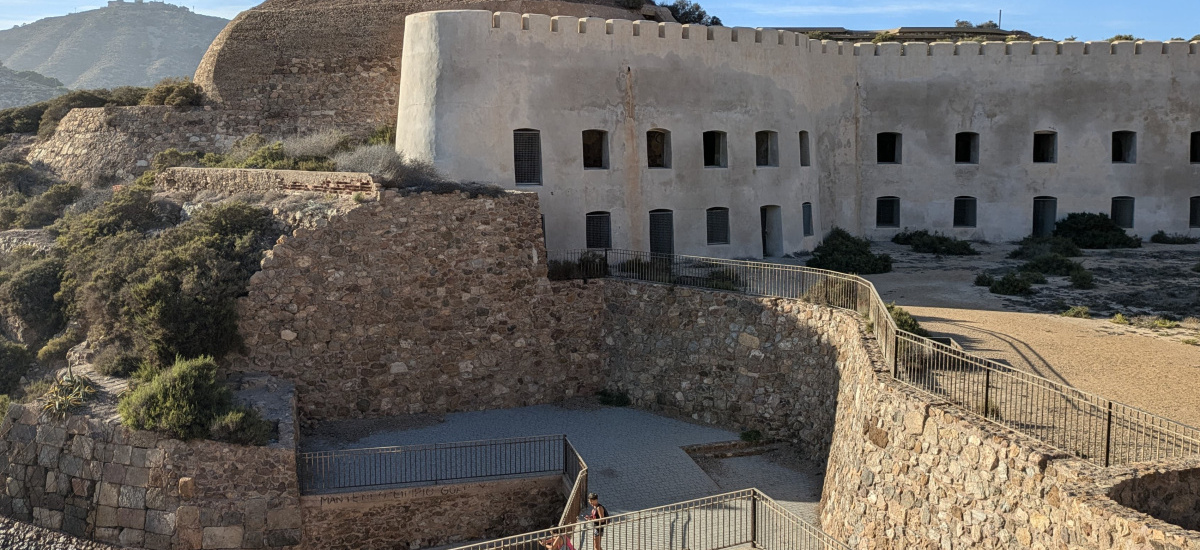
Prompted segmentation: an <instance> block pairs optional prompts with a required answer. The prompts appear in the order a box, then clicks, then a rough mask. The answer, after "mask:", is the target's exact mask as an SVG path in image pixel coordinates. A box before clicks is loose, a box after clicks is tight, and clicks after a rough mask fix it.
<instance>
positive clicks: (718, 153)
mask: <svg viewBox="0 0 1200 550" xmlns="http://www.w3.org/2000/svg"><path fill="white" fill-rule="evenodd" d="M728 151H729V147H728V145H727V144H726V140H725V132H718V131H709V132H704V166H705V167H706V168H728V167H729V152H728Z"/></svg>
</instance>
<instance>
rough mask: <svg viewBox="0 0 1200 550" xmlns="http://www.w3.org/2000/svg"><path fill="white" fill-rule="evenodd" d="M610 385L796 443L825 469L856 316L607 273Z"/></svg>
mask: <svg viewBox="0 0 1200 550" xmlns="http://www.w3.org/2000/svg"><path fill="white" fill-rule="evenodd" d="M604 301H605V314H604V341H605V355H606V357H607V367H608V371H609V376H610V378H609V384H608V385H609V386H610V387H612V388H613V389H616V390H619V391H623V392H626V393H627V394H628V395H629V396H630V398H631V399H632V401H633V403H634V405H636V406H638V407H641V408H646V409H650V410H654V411H660V412H664V413H668V414H673V415H677V416H684V417H687V418H690V419H693V420H698V421H701V422H705V423H709V424H716V425H720V426H723V427H726V428H730V429H733V430H749V429H756V430H759V431H761V432H762V433H763V435H764V436H766V437H768V438H772V439H783V440H788V441H792V442H794V443H796V444H798V446H799V449H800V455H801V456H802V457H804V458H806V459H807V461H808V462H809V463H810V464H811V465H812V466H814V467H816V468H823V467H824V463H825V457H826V455H827V454H828V452H829V444H830V440H831V438H832V437H833V421H834V412H835V411H836V409H837V404H836V397H837V390H838V388H837V385H838V379H839V374H838V368H839V351H838V350H839V349H840V348H842V347H846V346H843V345H841V344H842V342H841V340H840V339H839V337H841V336H843V335H849V336H845V337H851V336H852V337H854V338H857V333H856V332H853V333H852V332H847V331H844V330H840V329H841V328H842V327H846V326H852V327H857V321H855V320H854V319H853V318H851V317H850V316H849V315H847V314H845V313H841V312H837V311H834V310H832V309H830V308H822V307H818V306H814V305H812V304H808V303H805V302H800V301H796V300H780V299H771V298H756V297H752V296H744V295H741V294H735V293H729V292H713V291H705V290H697V289H687V288H678V287H673V286H666V285H653V284H637V283H617V282H606V283H605V285H604Z"/></svg>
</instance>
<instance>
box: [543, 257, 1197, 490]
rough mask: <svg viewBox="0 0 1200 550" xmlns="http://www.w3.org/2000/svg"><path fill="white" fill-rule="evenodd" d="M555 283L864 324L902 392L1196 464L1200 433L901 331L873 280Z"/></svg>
mask: <svg viewBox="0 0 1200 550" xmlns="http://www.w3.org/2000/svg"><path fill="white" fill-rule="evenodd" d="M548 267H549V275H550V277H551V278H552V279H589V278H613V279H625V280H634V281H643V282H652V283H664V284H672V285H680V286H689V287H699V288H707V289H713V290H724V291H732V292H739V293H743V294H749V295H755V296H769V297H778V298H791V299H799V300H805V301H808V302H811V303H815V304H820V305H828V306H832V307H835V308H840V309H845V310H850V311H854V312H856V313H858V314H860V315H862V316H864V317H865V318H866V319H867V320H868V321H869V323H868V327H869V330H870V331H871V332H872V333H873V334H874V336H875V337H876V339H877V340H878V342H879V347H880V348H881V352H882V353H883V358H884V361H885V363H886V364H887V367H888V368H889V370H890V374H891V375H892V377H893V378H895V379H896V380H897V381H899V382H900V383H903V384H905V385H907V386H909V387H912V388H915V389H918V390H921V391H923V392H926V393H929V394H932V395H935V396H937V397H938V398H939V399H943V400H946V401H949V402H952V403H954V404H956V405H959V406H961V407H963V408H964V409H966V410H967V411H969V412H970V413H972V414H975V415H977V416H979V417H981V418H984V419H986V420H988V421H990V422H993V423H996V424H999V425H1002V426H1004V427H1007V428H1010V429H1013V430H1015V431H1018V432H1021V433H1024V434H1026V435H1030V436H1033V437H1035V438H1038V439H1040V440H1042V441H1044V442H1046V443H1048V444H1050V445H1053V446H1055V447H1058V448H1060V449H1062V450H1064V451H1067V452H1069V453H1072V454H1074V455H1075V456H1078V457H1080V458H1083V459H1086V460H1088V461H1091V462H1092V463H1094V464H1097V465H1100V466H1105V467H1107V466H1112V465H1119V464H1128V463H1132V462H1141V461H1149V460H1160V459H1167V458H1179V457H1185V456H1195V455H1200V430H1197V429H1196V428H1193V427H1191V426H1187V425H1184V424H1181V423H1179V422H1175V421H1173V420H1169V419H1166V418H1163V417H1160V416H1157V415H1154V414H1151V413H1149V412H1146V411H1143V410H1140V409H1137V408H1135V407H1131V406H1128V405H1124V404H1121V403H1118V402H1115V401H1111V400H1109V399H1105V398H1103V397H1100V396H1097V395H1094V394H1091V393H1088V392H1084V391H1081V390H1078V389H1075V388H1072V387H1070V386H1066V385H1064V384H1061V383H1058V382H1054V381H1051V380H1048V379H1046V378H1043V377H1040V376H1037V375H1035V374H1032V373H1028V372H1023V371H1018V370H1014V369H1012V368H1011V367H1008V366H1007V365H1003V364H1000V363H996V362H994V361H990V360H987V359H984V358H981V357H977V356H974V355H972V354H970V353H967V352H964V351H962V350H957V349H954V348H952V347H950V346H946V345H944V344H940V343H938V342H935V341H933V340H930V339H928V338H923V337H921V336H917V335H915V334H912V333H910V332H905V331H902V330H899V329H898V328H897V327H896V323H895V321H894V320H893V319H892V316H891V314H890V312H889V311H888V308H887V305H886V304H885V303H884V302H883V300H882V299H881V298H880V296H879V293H878V292H877V291H876V290H875V286H874V285H873V284H871V282H870V281H867V280H866V279H863V278H862V277H859V276H856V275H847V274H845V273H838V272H835V271H827V270H823V269H814V268H809V267H803V266H794V265H784V264H775V263H765V262H748V261H741V260H724V259H717V258H704V257H699V256H684V255H669V254H651V253H648V252H637V251H629V250H614V249H609V250H568V251H562V252H554V253H551V254H550V256H549V265H548Z"/></svg>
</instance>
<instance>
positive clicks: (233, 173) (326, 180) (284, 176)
mask: <svg viewBox="0 0 1200 550" xmlns="http://www.w3.org/2000/svg"><path fill="white" fill-rule="evenodd" d="M154 186H155V190H156V191H187V192H195V191H221V192H225V193H241V192H246V191H278V190H284V191H298V192H315V193H331V194H334V195H353V194H355V193H362V194H363V196H365V197H368V198H374V197H375V196H376V194H377V193H378V192H379V186H378V185H376V184H375V181H374V180H373V179H372V178H371V175H370V174H360V173H353V172H304V171H299V170H247V169H234V168H171V169H169V170H166V171H164V172H163V173H161V174H159V175H158V176H157V177H155V179H154Z"/></svg>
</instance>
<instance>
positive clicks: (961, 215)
mask: <svg viewBox="0 0 1200 550" xmlns="http://www.w3.org/2000/svg"><path fill="white" fill-rule="evenodd" d="M975 204H976V200H975V197H954V227H975Z"/></svg>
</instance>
